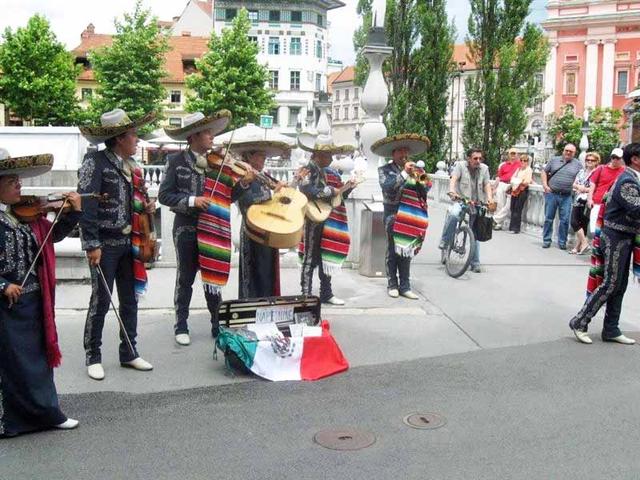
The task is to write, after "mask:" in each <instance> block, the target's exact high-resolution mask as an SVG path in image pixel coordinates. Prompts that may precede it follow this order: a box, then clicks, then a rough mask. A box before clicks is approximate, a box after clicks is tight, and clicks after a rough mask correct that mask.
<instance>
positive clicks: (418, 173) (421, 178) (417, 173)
mask: <svg viewBox="0 0 640 480" xmlns="http://www.w3.org/2000/svg"><path fill="white" fill-rule="evenodd" d="M409 176H410V177H411V178H413V179H414V180H415V181H416V182H418V183H421V184H422V185H429V184H430V183H431V178H430V177H429V174H428V173H427V172H425V171H424V170H422V169H414V170H412V171H411V173H410V174H409Z"/></svg>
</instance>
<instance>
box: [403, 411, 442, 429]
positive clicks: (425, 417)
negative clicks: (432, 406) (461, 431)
mask: <svg viewBox="0 0 640 480" xmlns="http://www.w3.org/2000/svg"><path fill="white" fill-rule="evenodd" d="M402 421H403V422H404V423H405V424H406V425H408V426H410V427H411V428H419V429H421V430H434V429H436V428H440V427H443V426H444V425H446V423H447V419H446V418H444V417H443V416H442V415H438V414H437V413H412V414H411V415H407V416H406V417H404V418H403V419H402Z"/></svg>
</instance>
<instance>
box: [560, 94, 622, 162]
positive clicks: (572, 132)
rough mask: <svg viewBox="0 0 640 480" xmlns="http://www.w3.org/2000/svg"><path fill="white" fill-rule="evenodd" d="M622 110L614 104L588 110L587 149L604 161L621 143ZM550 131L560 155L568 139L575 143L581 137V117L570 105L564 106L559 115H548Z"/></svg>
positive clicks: (577, 143) (569, 141) (578, 141)
mask: <svg viewBox="0 0 640 480" xmlns="http://www.w3.org/2000/svg"><path fill="white" fill-rule="evenodd" d="M622 116H623V113H622V112H621V111H620V110H616V109H613V108H600V107H598V108H595V109H590V110H589V128H590V132H589V135H588V138H589V151H595V152H598V153H599V154H600V157H601V158H602V159H603V162H606V159H608V158H609V155H610V154H611V150H613V149H614V148H615V147H617V146H618V145H620V131H621V129H624V128H625V125H622ZM548 121H549V135H550V136H551V139H552V141H553V148H554V149H555V151H556V153H557V154H558V155H560V154H561V153H562V150H563V149H564V146H565V145H566V144H567V143H573V144H574V145H576V146H578V145H579V144H580V139H581V138H582V131H581V130H580V129H581V128H582V118H580V117H577V116H576V115H575V112H574V110H573V108H572V107H570V106H566V107H564V109H563V112H562V115H559V116H557V115H554V114H552V115H550V117H549V120H548Z"/></svg>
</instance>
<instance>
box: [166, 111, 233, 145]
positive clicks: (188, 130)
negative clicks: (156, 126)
mask: <svg viewBox="0 0 640 480" xmlns="http://www.w3.org/2000/svg"><path fill="white" fill-rule="evenodd" d="M230 121H231V112H230V111H229V110H219V111H217V112H216V113H214V114H213V115H209V116H205V114H204V113H202V112H195V113H192V114H190V115H187V116H186V117H184V120H183V122H184V125H183V126H182V127H178V128H171V127H165V129H164V131H165V133H166V134H167V135H168V136H169V137H171V138H173V139H174V140H186V139H187V137H189V136H191V135H193V134H194V133H198V132H202V131H203V130H213V134H214V135H217V134H219V133H220V132H222V131H223V130H224V129H225V128H227V125H228V124H229V122H230Z"/></svg>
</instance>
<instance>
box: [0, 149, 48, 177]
mask: <svg viewBox="0 0 640 480" xmlns="http://www.w3.org/2000/svg"><path fill="white" fill-rule="evenodd" d="M51 167H53V155H51V154H50V153H40V154H37V155H24V156H21V157H12V156H11V155H9V152H8V151H7V150H5V149H4V148H0V176H4V175H19V176H20V177H22V178H27V177H37V176H38V175H42V174H43V173H47V172H48V171H49V170H51Z"/></svg>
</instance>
